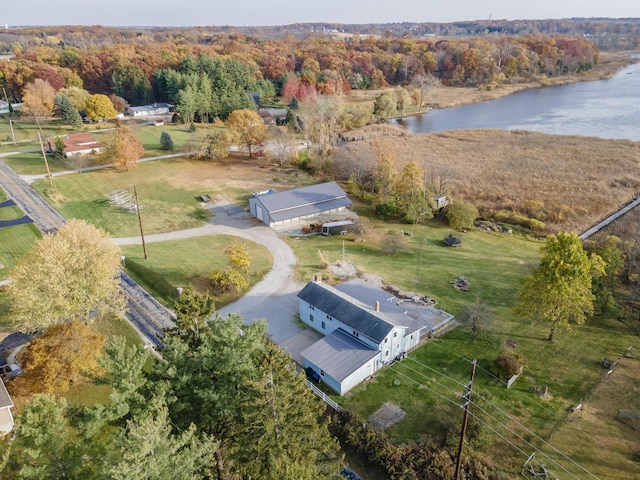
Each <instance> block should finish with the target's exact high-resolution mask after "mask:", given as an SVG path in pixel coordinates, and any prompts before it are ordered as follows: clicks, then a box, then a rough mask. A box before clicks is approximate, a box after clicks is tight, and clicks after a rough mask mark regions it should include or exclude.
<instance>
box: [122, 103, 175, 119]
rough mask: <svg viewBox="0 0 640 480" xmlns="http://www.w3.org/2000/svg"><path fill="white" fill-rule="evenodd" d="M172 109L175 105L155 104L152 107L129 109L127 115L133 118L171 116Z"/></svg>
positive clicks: (142, 106) (144, 106)
mask: <svg viewBox="0 0 640 480" xmlns="http://www.w3.org/2000/svg"><path fill="white" fill-rule="evenodd" d="M172 109H173V105H171V104H170V103H154V104H152V105H141V106H139V107H129V108H127V112H126V113H127V114H128V115H131V116H132V117H150V116H153V115H169V114H170V113H171V111H172Z"/></svg>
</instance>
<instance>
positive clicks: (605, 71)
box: [407, 52, 640, 116]
mask: <svg viewBox="0 0 640 480" xmlns="http://www.w3.org/2000/svg"><path fill="white" fill-rule="evenodd" d="M630 53H637V52H602V53H601V54H600V55H601V56H600V62H599V63H598V65H596V67H595V68H594V69H592V70H590V71H588V72H584V73H581V74H575V75H566V76H562V77H550V78H548V79H546V80H545V82H544V83H542V82H526V83H515V84H511V85H500V86H499V87H498V88H496V89H495V90H490V91H483V90H480V89H479V88H477V87H439V88H437V89H435V90H434V91H433V92H431V93H430V94H429V97H430V100H428V101H427V104H428V105H429V107H431V108H432V109H441V108H451V107H459V106H461V105H469V104H471V103H478V102H486V101H489V100H495V99H497V98H500V97H504V96H506V95H510V94H512V93H515V92H519V91H521V90H528V89H530V88H540V87H544V86H552V85H565V84H569V83H577V82H592V81H597V80H605V79H607V78H610V77H612V76H613V75H615V74H616V73H618V72H619V71H620V70H622V69H623V68H625V67H627V66H629V65H632V64H634V63H637V62H640V58H634V57H631V56H629V54H630ZM414 115H415V114H414ZM407 116H409V115H407Z"/></svg>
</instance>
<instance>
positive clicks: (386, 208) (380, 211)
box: [376, 202, 400, 218]
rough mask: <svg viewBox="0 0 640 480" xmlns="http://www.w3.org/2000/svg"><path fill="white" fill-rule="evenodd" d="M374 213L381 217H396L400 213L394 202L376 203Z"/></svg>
mask: <svg viewBox="0 0 640 480" xmlns="http://www.w3.org/2000/svg"><path fill="white" fill-rule="evenodd" d="M376 215H378V216H379V217H382V218H387V217H396V216H398V215H400V207H399V206H398V205H397V204H396V203H395V202H388V203H382V204H380V205H376Z"/></svg>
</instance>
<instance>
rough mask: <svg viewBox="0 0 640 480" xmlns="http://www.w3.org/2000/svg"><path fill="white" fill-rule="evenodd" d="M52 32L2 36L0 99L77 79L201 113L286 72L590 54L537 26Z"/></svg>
mask: <svg viewBox="0 0 640 480" xmlns="http://www.w3.org/2000/svg"><path fill="white" fill-rule="evenodd" d="M98 31H99V32H101V31H102V30H98ZM20 33H21V35H24V34H25V31H24V30H21V31H20ZM167 35H169V34H167ZM57 39H58V35H52V36H51V37H48V36H46V35H44V36H43V35H40V36H39V37H38V38H37V40H38V41H37V42H34V43H35V44H31V43H27V44H26V45H24V44H23V43H20V42H14V43H12V44H11V45H10V49H11V51H12V52H13V53H14V54H15V57H14V58H13V59H12V60H11V61H8V62H0V86H2V87H3V88H4V89H5V91H6V93H7V98H8V99H9V100H11V101H14V102H15V101H18V100H20V99H22V96H23V89H24V87H25V86H26V85H27V84H28V83H29V82H32V81H33V80H34V79H36V78H40V79H42V80H46V81H47V82H49V83H50V84H51V85H52V86H53V87H54V89H55V90H56V91H57V90H59V89H61V88H70V87H78V88H84V89H86V90H87V91H89V92H91V93H92V94H98V93H99V94H105V95H116V96H118V97H121V98H123V99H124V100H125V101H126V102H128V103H129V104H131V105H142V104H148V103H151V102H153V101H159V102H160V101H174V102H175V101H177V99H182V100H184V103H189V101H192V98H193V97H197V98H198V99H199V101H200V100H202V99H204V100H205V103H207V104H210V105H207V107H205V108H204V110H208V111H203V112H200V113H201V114H203V115H205V118H208V117H209V116H210V115H212V114H215V115H217V116H220V117H222V118H225V117H226V115H228V114H229V113H230V112H231V111H232V110H235V109H238V108H245V107H246V106H247V104H246V98H245V97H244V96H243V95H241V90H242V89H243V90H244V91H247V90H252V91H253V90H255V91H260V92H261V93H262V94H263V95H264V96H265V97H267V98H269V97H273V96H274V95H276V94H278V95H279V94H282V93H285V94H286V89H284V86H285V84H286V83H287V80H289V79H291V78H292V77H293V78H295V79H296V80H297V81H298V82H299V84H300V85H301V86H304V87H305V88H306V89H307V91H310V90H313V91H315V92H317V93H318V94H322V95H333V94H335V93H339V92H345V91H348V90H350V89H376V88H380V87H386V86H389V85H407V84H408V83H410V82H411V81H412V80H413V79H414V78H415V77H416V76H418V75H432V76H434V77H436V78H437V79H438V80H439V81H440V82H441V83H442V84H444V85H466V86H480V87H484V88H492V87H493V86H496V85H499V84H500V83H508V82H514V81H529V80H540V79H542V78H544V77H549V76H557V75H565V74H570V73H576V72H580V71H583V70H589V69H591V68H593V67H594V66H595V65H596V64H597V63H598V61H599V52H598V50H597V48H596V47H595V46H594V45H593V44H592V43H590V42H589V41H587V40H586V39H584V38H576V37H569V36H564V35H554V36H549V35H542V34H534V35H519V36H500V37H496V38H493V37H487V36H483V37H471V38H465V39H450V38H445V39H435V38H394V37H381V38H376V37H373V36H369V37H366V38H364V37H359V36H355V37H353V38H351V39H349V41H344V40H331V39H328V38H316V37H310V38H306V39H303V40H297V39H295V38H292V37H289V38H287V39H286V40H278V41H276V40H261V39H259V38H256V37H250V36H245V35H237V34H234V35H216V36H207V37H205V36H200V37H195V38H194V37H191V36H181V35H180V32H179V31H176V32H173V33H172V34H171V38H170V40H167V39H166V38H165V39H163V41H155V39H150V40H149V39H147V40H146V41H144V42H138V41H137V40H138V39H137V37H135V36H133V37H131V36H128V37H127V36H125V37H124V38H123V39H122V42H120V43H117V44H106V43H104V44H100V45H99V46H91V47H88V46H86V44H85V45H83V46H79V45H78V44H77V43H78V42H75V43H76V44H74V42H66V41H57ZM283 89H284V92H283ZM199 103H200V102H199Z"/></svg>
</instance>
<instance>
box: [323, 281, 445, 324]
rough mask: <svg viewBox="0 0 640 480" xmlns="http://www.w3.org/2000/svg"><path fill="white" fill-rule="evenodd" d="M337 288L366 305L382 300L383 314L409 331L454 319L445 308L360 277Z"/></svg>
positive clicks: (336, 287)
mask: <svg viewBox="0 0 640 480" xmlns="http://www.w3.org/2000/svg"><path fill="white" fill-rule="evenodd" d="M335 289H336V290H338V291H340V292H342V293H344V294H346V295H349V296H351V297H353V298H357V299H358V300H359V301H360V302H363V303H364V304H365V305H375V303H376V301H378V302H380V314H381V316H382V317H383V318H384V319H385V320H386V321H388V322H390V323H393V324H394V325H398V326H403V327H406V328H407V333H413V332H416V331H419V330H424V329H426V330H433V329H435V328H437V327H438V326H440V325H442V324H444V323H446V322H448V321H450V320H451V319H453V315H451V314H449V313H447V312H445V311H443V310H439V309H437V308H435V307H429V306H426V305H421V304H418V303H415V302H412V301H411V300H403V299H400V298H397V297H395V296H393V295H392V294H391V293H389V292H387V291H385V290H382V289H381V288H377V287H374V286H373V285H371V284H370V283H367V282H365V281H364V280H362V279H360V278H354V279H353V280H349V281H348V282H344V283H341V284H339V285H336V286H335ZM405 335H406V333H405Z"/></svg>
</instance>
